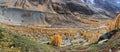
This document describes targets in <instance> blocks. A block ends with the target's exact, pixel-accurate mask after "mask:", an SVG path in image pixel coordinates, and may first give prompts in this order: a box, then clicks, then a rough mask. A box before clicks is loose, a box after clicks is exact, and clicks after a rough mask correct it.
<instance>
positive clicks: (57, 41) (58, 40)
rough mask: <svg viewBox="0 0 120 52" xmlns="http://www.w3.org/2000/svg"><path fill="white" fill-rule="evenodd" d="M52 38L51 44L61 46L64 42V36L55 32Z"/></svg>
mask: <svg viewBox="0 0 120 52" xmlns="http://www.w3.org/2000/svg"><path fill="white" fill-rule="evenodd" d="M50 38H51V42H50V44H51V45H54V46H60V45H61V44H62V36H60V35H58V34H55V35H53V36H51V37H50Z"/></svg>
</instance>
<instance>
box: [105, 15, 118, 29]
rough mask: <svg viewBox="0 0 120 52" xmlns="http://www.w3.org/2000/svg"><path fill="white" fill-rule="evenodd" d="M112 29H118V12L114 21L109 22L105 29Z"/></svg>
mask: <svg viewBox="0 0 120 52" xmlns="http://www.w3.org/2000/svg"><path fill="white" fill-rule="evenodd" d="M113 29H120V14H118V16H117V17H116V18H115V21H114V22H111V23H110V24H109V26H108V29H107V31H111V30H113Z"/></svg>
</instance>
